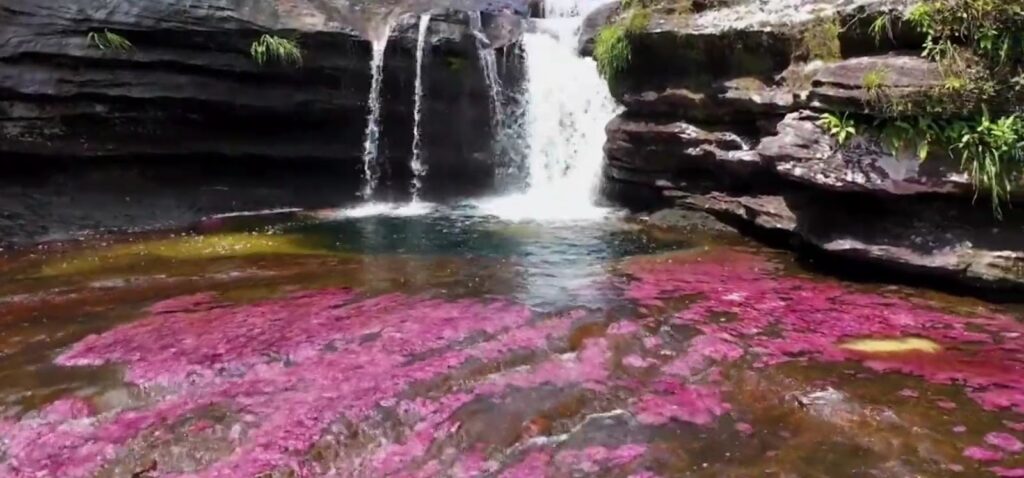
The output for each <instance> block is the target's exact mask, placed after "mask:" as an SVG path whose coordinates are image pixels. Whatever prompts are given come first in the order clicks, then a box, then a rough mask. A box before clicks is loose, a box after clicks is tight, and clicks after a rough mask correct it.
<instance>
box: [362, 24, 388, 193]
mask: <svg viewBox="0 0 1024 478" xmlns="http://www.w3.org/2000/svg"><path fill="white" fill-rule="evenodd" d="M380 33H381V34H379V35H376V36H374V37H373V38H371V39H370V41H371V43H372V45H373V49H372V57H371V60H370V75H371V76H370V77H371V79H370V95H369V99H368V103H369V106H370V112H369V114H368V115H367V118H366V139H365V141H364V143H363V181H364V183H363V191H362V194H363V199H365V200H367V201H369V200H370V199H371V198H372V196H373V190H374V188H375V187H376V186H377V179H378V177H379V176H380V165H379V164H377V149H378V146H379V142H380V129H381V128H380V106H381V105H380V89H381V83H382V82H383V76H384V51H385V50H386V49H387V46H388V37H390V36H391V23H390V22H388V23H386V24H385V25H384V28H383V31H382V32H380Z"/></svg>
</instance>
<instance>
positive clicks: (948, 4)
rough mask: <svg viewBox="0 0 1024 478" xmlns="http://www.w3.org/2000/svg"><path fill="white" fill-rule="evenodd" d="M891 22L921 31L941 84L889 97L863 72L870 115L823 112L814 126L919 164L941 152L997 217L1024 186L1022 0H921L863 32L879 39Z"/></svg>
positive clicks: (879, 79) (878, 76) (879, 80)
mask: <svg viewBox="0 0 1024 478" xmlns="http://www.w3.org/2000/svg"><path fill="white" fill-rule="evenodd" d="M894 22H900V23H901V24H906V25H909V26H911V27H913V28H915V29H917V30H918V31H920V32H921V33H923V34H924V36H925V38H926V39H925V41H924V44H923V45H922V49H923V53H922V54H923V56H925V57H926V58H928V59H929V60H931V61H933V62H935V63H936V64H938V65H939V67H940V70H941V72H942V74H943V76H944V80H943V84H942V85H941V86H938V87H935V88H932V89H929V90H926V91H923V92H920V93H917V94H912V95H907V94H903V95H899V96H897V95H890V94H887V92H886V86H885V83H886V81H885V80H886V77H885V75H884V72H869V73H868V74H867V75H865V77H864V87H865V89H866V90H867V91H868V97H869V105H868V108H869V114H870V117H867V116H866V117H865V118H863V119H859V120H851V119H850V118H849V117H847V116H846V115H843V116H837V115H826V116H825V117H824V118H823V119H822V121H821V122H820V124H821V125H822V127H823V128H824V129H825V130H826V131H828V132H829V133H830V134H832V135H834V136H835V137H836V138H837V140H838V141H839V142H840V143H843V142H845V141H844V140H845V139H848V137H849V135H850V134H851V133H850V131H855V132H856V131H859V132H862V133H867V134H876V135H878V136H879V137H880V139H881V140H882V141H883V143H884V144H886V145H887V146H888V147H890V148H892V149H893V151H894V152H896V151H903V150H905V149H907V148H913V149H914V150H915V152H916V154H917V156H918V157H919V158H920V159H921V160H924V159H925V158H927V157H928V155H929V153H930V152H931V151H933V150H938V149H943V150H945V151H947V152H948V153H949V154H950V155H951V156H952V157H953V158H954V159H956V160H958V161H959V162H960V164H961V169H962V170H963V171H964V172H965V173H967V175H968V176H969V177H970V179H971V182H972V184H973V185H974V188H975V192H976V196H977V195H978V194H982V193H984V194H986V195H987V196H988V197H989V199H990V201H991V203H992V209H993V213H994V214H995V215H996V216H997V217H1001V216H1002V211H1001V204H1002V203H1004V202H1006V201H1008V200H1009V199H1010V196H1011V194H1012V192H1013V191H1014V190H1015V189H1016V188H1018V187H1020V186H1021V185H1022V182H1024V3H1022V2H1005V1H1002V0H924V1H922V2H921V3H918V4H917V5H915V6H914V7H913V8H911V9H910V10H909V11H907V13H906V16H905V17H903V18H895V17H894V16H893V15H883V16H881V17H879V18H878V19H877V20H875V22H874V23H872V25H871V27H870V32H871V33H872V34H873V35H874V36H875V39H876V40H878V41H880V40H881V38H882V36H883V35H887V34H888V35H890V36H891V35H892V27H893V24H894ZM872 117H873V118H872ZM854 134H855V133H854Z"/></svg>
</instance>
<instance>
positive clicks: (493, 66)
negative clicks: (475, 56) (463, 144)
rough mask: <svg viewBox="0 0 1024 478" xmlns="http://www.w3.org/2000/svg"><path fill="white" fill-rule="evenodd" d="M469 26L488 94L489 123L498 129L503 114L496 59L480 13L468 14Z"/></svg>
mask: <svg viewBox="0 0 1024 478" xmlns="http://www.w3.org/2000/svg"><path fill="white" fill-rule="evenodd" d="M469 26H470V28H472V29H473V33H474V34H475V35H476V45H477V52H478V53H479V55H480V67H481V69H483V74H484V80H485V81H486V82H487V92H488V93H489V94H490V102H491V121H492V123H493V124H494V125H495V126H496V127H499V126H500V125H501V122H502V116H504V112H503V111H502V107H501V78H499V77H498V58H497V55H496V54H495V53H494V49H493V48H491V42H490V40H488V39H487V36H486V35H485V34H484V30H483V21H482V19H481V18H480V12H471V13H470V14H469Z"/></svg>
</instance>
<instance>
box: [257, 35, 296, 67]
mask: <svg viewBox="0 0 1024 478" xmlns="http://www.w3.org/2000/svg"><path fill="white" fill-rule="evenodd" d="M249 54H250V55H252V59H253V60H255V61H256V63H258V64H260V65H261V66H262V65H265V64H266V63H267V62H269V61H274V62H277V63H279V64H282V65H291V66H295V67H299V66H302V49H301V48H299V44H298V42H296V41H295V40H289V39H287V38H282V37H279V36H274V35H263V36H261V37H260V38H259V39H257V40H256V41H254V42H252V47H250V48H249Z"/></svg>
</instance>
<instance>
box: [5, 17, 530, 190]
mask: <svg viewBox="0 0 1024 478" xmlns="http://www.w3.org/2000/svg"><path fill="white" fill-rule="evenodd" d="M406 3H408V5H403V4H402V3H401V2H373V3H372V4H368V6H367V8H363V7H364V6H363V5H359V4H357V2H326V1H320V0H247V1H240V0H201V1H176V0H167V1H158V2H155V1H149V0H117V1H112V0H75V1H61V2H54V1H50V0H7V1H4V2H2V4H0V32H2V34H0V158H6V159H5V160H4V162H5V163H7V164H6V165H5V167H8V166H15V165H16V164H13V163H23V162H26V161H31V162H36V161H40V160H42V161H46V160H49V159H57V158H62V159H66V158H74V159H82V160H85V159H94V158H114V157H116V158H142V157H189V158H196V157H203V158H212V159H204V160H217V158H221V159H222V160H225V161H226V160H228V159H231V158H245V157H259V158H263V159H268V158H269V159H280V160H286V161H296V162H297V163H296V166H295V167H296V169H299V168H302V166H301V163H298V162H299V161H306V160H322V161H332V162H334V161H340V162H345V163H348V164H350V167H349V171H350V173H347V174H351V175H358V174H359V171H360V170H361V168H360V164H359V163H360V161H361V160H360V158H361V154H362V147H363V133H364V131H365V128H366V121H367V120H366V116H367V97H368V91H369V86H370V67H369V62H370V49H371V47H370V44H369V42H368V41H367V40H365V38H368V37H370V36H372V35H373V34H374V33H375V32H379V31H380V30H381V29H382V26H383V23H384V22H388V21H390V22H393V23H394V24H395V26H394V28H393V30H392V35H391V40H390V41H389V44H388V48H387V52H386V55H385V66H384V80H383V108H384V111H383V131H384V132H383V138H382V144H381V151H382V153H383V155H384V156H385V157H386V158H387V165H386V166H385V169H386V170H387V168H388V167H390V169H391V174H389V175H385V177H391V178H393V180H394V181H395V182H396V183H404V182H405V180H406V178H405V176H407V175H408V171H407V166H406V163H407V162H408V157H409V155H410V147H411V143H412V115H413V113H412V110H413V104H414V101H413V90H414V89H413V83H414V79H415V46H416V35H417V15H416V13H418V12H419V11H420V10H423V11H426V10H427V9H434V18H433V20H432V21H431V24H430V27H429V30H428V32H429V35H428V39H429V43H430V45H429V53H428V61H426V62H425V71H424V78H425V81H424V83H425V87H426V102H425V106H424V108H425V111H424V119H425V121H424V141H423V144H424V149H425V150H427V151H428V154H427V155H426V160H427V162H428V163H429V165H430V166H431V167H433V168H434V170H435V171H436V172H438V174H444V175H447V176H449V177H458V178H459V179H460V180H463V181H465V182H473V181H476V182H478V183H481V184H482V183H486V182H487V180H488V175H489V174H490V171H491V169H492V168H491V167H490V165H489V164H487V152H488V148H489V147H490V137H491V132H490V131H489V130H488V128H489V124H490V121H489V109H488V92H487V89H486V88H487V87H486V84H485V81H484V78H483V76H482V74H481V71H480V68H479V64H478V55H477V46H476V45H477V43H476V37H475V36H474V34H473V32H472V31H470V29H469V27H468V24H469V22H468V14H467V13H466V12H464V11H457V10H453V9H450V8H437V7H438V6H439V5H434V3H437V2H434V3H431V2H406ZM462 3H465V4H466V5H461V7H466V8H471V7H473V6H474V5H475V4H476V3H481V5H478V6H477V8H479V9H483V10H484V13H483V15H484V16H485V25H489V24H493V23H496V22H494V21H492V20H493V19H494V18H496V16H495V15H494V13H495V12H498V11H499V10H500V11H510V10H509V8H508V7H507V5H499V3H501V2H491V3H494V5H490V4H487V5H483V3H485V2H462ZM506 3H507V2H506ZM453 6H456V7H458V6H460V5H454V3H453ZM370 7H376V8H377V9H376V10H374V9H373V8H370ZM440 7H445V5H440ZM402 13H406V14H405V15H402ZM389 19H390V20H389ZM108 29H109V30H110V31H112V32H115V33H118V34H120V35H122V36H124V37H125V38H127V39H128V40H129V41H131V42H132V44H133V45H134V48H132V49H131V50H130V51H126V52H118V51H112V50H109V49H108V50H105V51H104V50H101V49H99V48H96V47H95V45H91V44H90V42H89V41H88V39H87V37H88V35H89V33H90V32H103V31H104V30H108ZM264 33H278V34H282V35H286V36H290V37H295V38H297V39H298V41H299V42H300V45H301V47H302V49H303V53H304V54H303V65H302V67H301V68H291V67H284V66H275V65H267V66H263V67H261V66H259V65H257V64H256V63H255V62H254V61H253V60H252V58H250V54H249V48H250V45H251V43H252V42H253V41H254V40H256V39H257V38H258V37H259V36H260V35H262V34H264ZM505 33H506V36H507V32H505ZM505 40H506V41H507V38H506V39H505ZM496 46H500V45H497V44H496ZM441 118H443V121H441V120H440V119H441ZM26 158H29V159H26ZM244 164H245V163H244V162H242V163H240V166H239V167H245V166H244Z"/></svg>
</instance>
